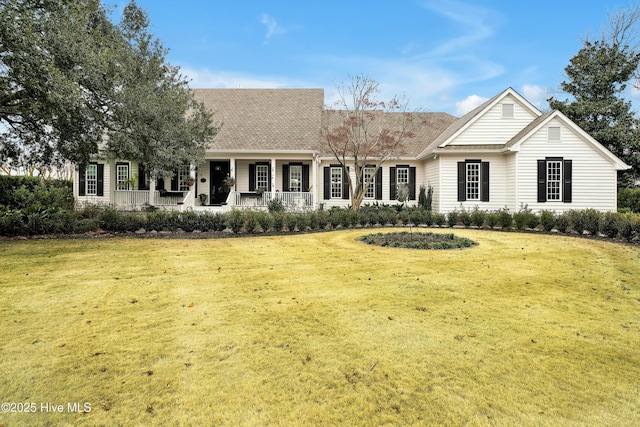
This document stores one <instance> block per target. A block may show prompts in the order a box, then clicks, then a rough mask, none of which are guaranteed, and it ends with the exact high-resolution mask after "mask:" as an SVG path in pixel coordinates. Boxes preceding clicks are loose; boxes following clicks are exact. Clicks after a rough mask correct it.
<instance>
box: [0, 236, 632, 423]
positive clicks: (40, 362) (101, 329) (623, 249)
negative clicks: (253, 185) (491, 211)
mask: <svg viewBox="0 0 640 427" xmlns="http://www.w3.org/2000/svg"><path fill="white" fill-rule="evenodd" d="M377 231H379V230H376V232H377ZM370 232H371V231H370V230H347V231H337V232H327V233H318V234H306V235H292V236H283V237H266V236H263V237H247V238H244V237H243V238H228V239H218V240H163V239H149V240H142V239H135V238H131V239H124V238H113V239H87V240H46V241H45V240H32V241H19V242H6V241H5V242H0V265H1V269H0V295H2V298H1V299H0V331H2V335H1V336H0V373H1V374H0V375H1V377H2V380H1V381H0V400H1V401H2V402H15V403H16V405H13V409H16V410H18V409H20V408H22V409H23V410H24V408H27V409H32V408H33V407H34V406H35V409H36V413H8V412H0V425H6V426H21V425H38V426H40V425H51V426H53V425H55V426H60V425H69V426H76V425H96V426H98V425H107V426H115V425H122V426H132V425H154V426H162V425H166V426H179V425H184V426H190V425H194V426H195V425H202V426H205V425H215V426H218V425H243V426H244V425H247V426H254V425H264V426H267V425H269V426H270V425H283V426H290V425H318V424H322V425H362V426H374V425H403V426H404V425H500V426H505V425H513V426H520V425H530V426H544V425H550V426H551V425H553V426H556V425H594V426H603V425H615V426H617V425H640V249H639V248H638V247H632V246H625V245H621V244H615V243H610V242H601V241H594V240H588V239H580V238H570V237H560V236H548V235H539V234H517V233H499V232H490V231H475V230H455V231H454V232H455V234H456V235H458V236H461V237H469V238H471V239H473V240H475V241H476V242H478V243H479V245H478V246H476V247H473V248H469V249H464V250H454V251H421V250H405V249H391V248H382V247H375V246H367V245H365V244H363V243H359V242H356V238H357V237H358V236H361V235H363V234H368V233H370ZM75 402H78V403H79V405H78V406H77V407H76V409H77V408H80V409H82V408H84V407H83V404H84V403H85V402H86V403H87V404H88V406H90V411H89V412H86V413H70V412H69V411H68V409H70V408H69V407H68V404H69V403H71V404H73V403H75ZM25 403H26V404H28V405H24V404H25ZM31 403H34V404H35V405H33V406H32V405H31ZM47 404H48V406H47ZM56 405H63V412H62V413H58V412H52V410H51V409H52V408H53V409H59V408H57V406H56ZM5 408H6V407H5ZM47 408H49V409H48V410H49V412H46V410H47ZM71 409H74V408H73V405H72V408H71Z"/></svg>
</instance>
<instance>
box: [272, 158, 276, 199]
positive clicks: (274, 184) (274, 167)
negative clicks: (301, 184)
mask: <svg viewBox="0 0 640 427" xmlns="http://www.w3.org/2000/svg"><path fill="white" fill-rule="evenodd" d="M276 182H277V181H276V159H271V198H272V199H275V198H276Z"/></svg>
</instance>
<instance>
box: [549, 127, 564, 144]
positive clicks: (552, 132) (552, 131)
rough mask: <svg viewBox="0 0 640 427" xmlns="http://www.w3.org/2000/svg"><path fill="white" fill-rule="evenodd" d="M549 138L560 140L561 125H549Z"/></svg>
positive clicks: (550, 139)
mask: <svg viewBox="0 0 640 427" xmlns="http://www.w3.org/2000/svg"><path fill="white" fill-rule="evenodd" d="M547 132H548V133H547V139H548V140H549V141H560V140H561V138H560V126H549V128H548V129H547Z"/></svg>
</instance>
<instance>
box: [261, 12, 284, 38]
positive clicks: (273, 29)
mask: <svg viewBox="0 0 640 427" xmlns="http://www.w3.org/2000/svg"><path fill="white" fill-rule="evenodd" d="M260 22H261V23H262V24H263V25H264V26H265V28H266V29H267V34H266V35H265V37H266V38H267V39H270V38H271V37H272V36H274V35H276V34H284V33H285V32H286V30H285V29H284V28H283V27H281V26H280V25H278V22H276V19H275V18H274V17H273V16H271V15H269V14H267V13H263V14H262V16H261V17H260Z"/></svg>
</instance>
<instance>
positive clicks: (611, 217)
mask: <svg viewBox="0 0 640 427" xmlns="http://www.w3.org/2000/svg"><path fill="white" fill-rule="evenodd" d="M623 218H624V216H623V215H622V214H619V213H617V212H605V213H604V214H602V215H601V216H600V220H599V228H598V231H599V232H600V233H602V234H604V235H605V236H607V237H609V238H610V239H614V238H616V237H617V236H618V233H619V232H620V228H621V227H624V224H623V221H624V220H623Z"/></svg>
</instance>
